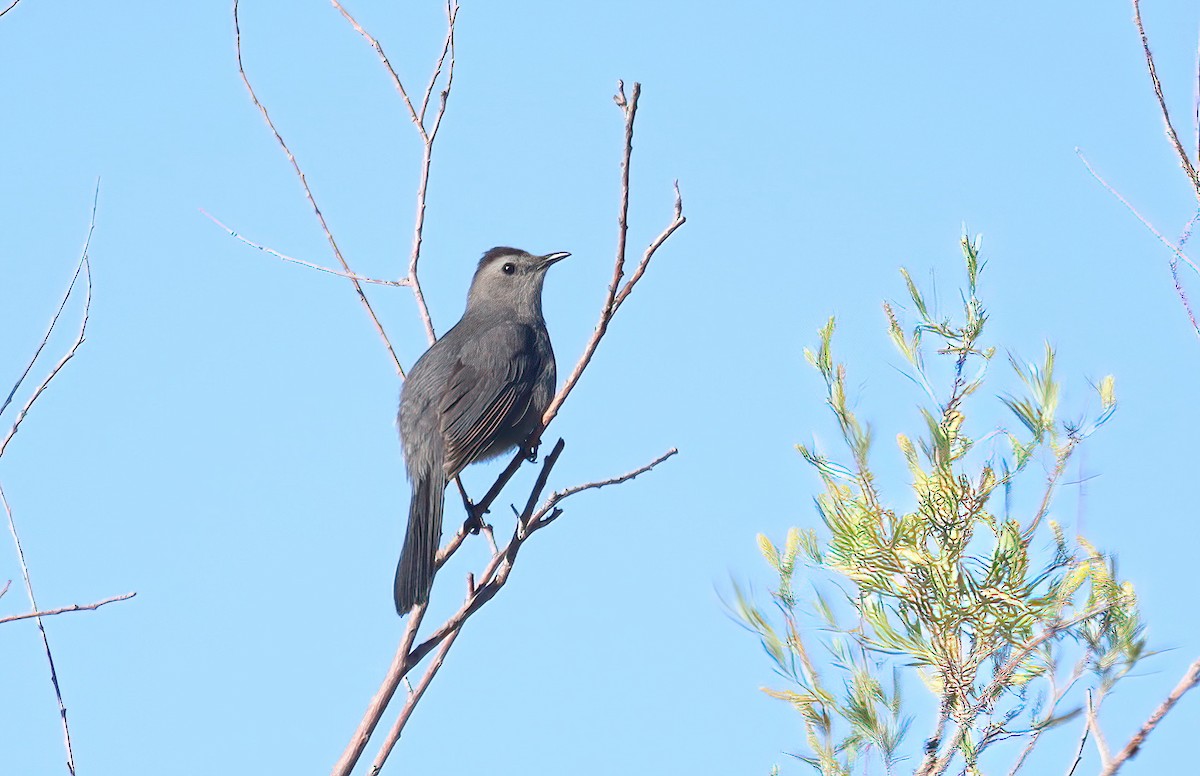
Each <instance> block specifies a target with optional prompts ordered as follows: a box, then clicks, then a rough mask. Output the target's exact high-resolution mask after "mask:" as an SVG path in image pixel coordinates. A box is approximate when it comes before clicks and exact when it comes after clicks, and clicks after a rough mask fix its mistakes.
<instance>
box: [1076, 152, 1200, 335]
mask: <svg viewBox="0 0 1200 776" xmlns="http://www.w3.org/2000/svg"><path fill="white" fill-rule="evenodd" d="M1075 153H1076V154H1077V155H1078V156H1079V159H1080V161H1082V162H1083V166H1084V167H1086V168H1087V171H1088V172H1089V173H1091V175H1092V177H1093V178H1095V179H1096V180H1097V181H1098V182H1099V183H1100V185H1101V186H1103V187H1104V189H1105V190H1106V191H1108V193H1109V194H1112V195H1113V196H1114V197H1116V198H1117V201H1118V202H1120V203H1121V204H1122V205H1124V206H1125V208H1126V209H1127V210H1129V212H1130V213H1133V215H1134V217H1135V218H1137V220H1139V221H1141V222H1142V225H1143V226H1145V227H1146V228H1147V229H1149V230H1150V233H1151V234H1153V235H1154V236H1155V237H1157V238H1158V241H1159V242H1161V243H1162V244H1163V245H1165V246H1167V248H1169V249H1170V250H1171V254H1172V256H1171V262H1170V266H1171V277H1172V280H1173V281H1174V284H1175V293H1176V294H1178V295H1179V301H1180V302H1182V303H1183V310H1184V312H1185V313H1187V317H1188V320H1189V321H1190V322H1191V324H1192V330H1193V331H1195V332H1196V336H1197V337H1200V323H1198V322H1197V320H1196V315H1195V313H1194V312H1193V310H1192V306H1191V304H1190V302H1189V301H1188V296H1187V293H1186V292H1185V291H1184V288H1183V284H1182V283H1181V282H1180V280H1179V272H1178V266H1179V262H1180V260H1182V261H1183V262H1184V263H1185V264H1187V265H1188V266H1189V267H1191V269H1192V271H1193V272H1195V273H1197V274H1200V267H1197V266H1196V263H1195V262H1194V261H1192V260H1191V259H1190V258H1189V257H1188V255H1187V254H1186V253H1184V252H1183V247H1182V246H1180V245H1176V244H1175V243H1173V242H1171V241H1170V240H1168V239H1167V238H1166V237H1165V236H1164V235H1163V233H1162V232H1160V231H1158V229H1156V228H1155V227H1154V224H1152V223H1150V221H1149V220H1147V219H1146V218H1145V216H1143V215H1142V214H1141V213H1139V212H1138V210H1137V208H1135V207H1134V206H1133V205H1132V204H1131V203H1130V202H1129V200H1127V199H1125V197H1123V196H1121V193H1120V192H1119V191H1117V190H1116V189H1115V188H1113V187H1112V186H1111V185H1109V183H1108V181H1106V180H1104V178H1102V177H1101V176H1100V173H1098V172H1096V170H1095V168H1094V167H1092V165H1091V163H1089V162H1088V160H1087V157H1085V156H1084V155H1083V152H1082V151H1080V150H1079V149H1078V148H1076V149H1075Z"/></svg>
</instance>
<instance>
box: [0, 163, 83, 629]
mask: <svg viewBox="0 0 1200 776" xmlns="http://www.w3.org/2000/svg"><path fill="white" fill-rule="evenodd" d="M99 198H100V182H99V181H96V191H95V193H94V194H93V195H92V215H91V218H90V219H89V220H88V231H87V238H86V239H85V240H84V242H83V251H82V252H81V254H80V257H79V267H82V268H83V272H84V278H85V279H86V281H87V284H86V294H85V296H84V301H83V319H82V321H81V322H80V324H79V333H78V334H77V335H76V336H75V342H74V343H73V344H72V345H71V347H70V349H69V350H67V352H66V355H64V356H63V357H62V358H61V359H59V361H58V363H57V364H55V365H54V368H53V369H51V370H50V374H48V375H46V379H45V380H42V382H41V384H40V385H38V387H37V388H35V389H34V391H33V393H32V394H31V395H30V397H29V399H28V400H27V401H26V402H25V405H24V406H23V407H21V411H20V412H18V413H17V417H16V419H15V420H14V421H13V424H12V427H11V428H10V429H9V430H8V434H7V435H6V436H5V437H4V440H3V441H0V456H3V455H4V451H5V450H7V449H8V443H9V442H11V441H12V438H13V437H14V436H16V435H17V431H18V430H19V429H20V428H21V423H22V422H23V421H24V420H25V417H26V416H27V415H28V414H29V410H30V409H31V408H32V407H33V405H34V403H35V402H37V400H38V398H39V397H40V396H41V395H42V393H43V392H44V391H45V390H46V388H47V387H49V385H50V382H51V381H52V380H53V379H54V378H55V377H56V376H57V375H58V373H59V372H60V371H62V368H63V367H64V366H66V365H67V362H68V361H70V360H71V359H72V358H74V357H75V353H76V352H77V351H78V350H79V347H80V345H82V344H83V340H84V335H85V334H86V333H87V325H88V317H89V316H90V315H91V311H92V263H91V259H90V258H88V250H89V249H90V247H91V245H92V233H93V232H94V231H95V230H96V206H97V203H98V202H99ZM78 277H79V268H76V270H75V277H74V278H72V280H71V285H70V286H68V287H67V293H66V295H65V296H64V297H63V304H66V301H67V297H69V296H70V295H71V290H72V289H73V288H74V287H75V282H76V279H77V278H78ZM59 312H62V307H61V305H60V307H59ZM57 322H58V313H55V315H54V319H53V320H51V322H50V328H49V329H47V331H46V338H49V336H50V333H51V332H52V331H53V330H54V326H55V324H56V323H57ZM44 345H45V339H43V341H42V344H41V345H39V346H38V349H37V351H36V352H35V353H34V356H33V360H36V359H37V357H38V355H39V354H41V352H42V347H44ZM33 360H31V361H30V362H29V366H28V367H26V369H25V374H28V373H29V369H30V368H31V367H32V366H33ZM24 379H25V375H24V374H23V375H22V376H21V379H20V380H18V381H17V384H16V385H15V386H13V393H15V392H16V390H17V388H19V387H20V386H21V383H22V382H23V381H24ZM9 398H11V395H10V397H9ZM7 404H8V403H7V401H6V402H5V406H7ZM35 608H36V607H35Z"/></svg>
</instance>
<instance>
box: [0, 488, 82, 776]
mask: <svg viewBox="0 0 1200 776" xmlns="http://www.w3.org/2000/svg"><path fill="white" fill-rule="evenodd" d="M0 502H2V503H3V504H4V514H5V515H6V516H7V517H8V531H9V533H11V534H12V538H13V544H15V545H16V547H17V561H18V562H19V563H20V565H21V576H22V577H23V578H24V579H25V592H26V594H27V595H28V596H29V608H30V609H32V610H33V611H34V612H36V611H38V605H37V598H36V597H35V596H34V594H33V582H31V581H30V579H29V565H28V564H27V563H26V562H25V550H24V548H22V547H21V537H20V536H18V535H17V524H16V521H15V520H14V519H13V512H12V506H10V505H9V503H8V497H7V496H6V495H5V494H4V488H3V487H2V486H0ZM34 620H35V622H37V626H38V632H39V633H40V634H41V636H42V648H43V649H44V651H45V653H46V662H47V663H48V664H49V665H50V684H51V685H53V687H54V697H55V698H56V699H57V700H58V716H59V719H61V720H62V729H63V746H64V747H65V748H66V751H67V770H68V771H69V772H70V773H71V776H75V752H74V751H73V750H72V748H71V726H70V725H69V724H68V723H67V706H66V704H65V703H63V697H62V688H61V687H60V686H59V684H58V671H57V669H55V667H54V653H52V652H51V651H50V639H49V638H48V637H47V636H46V626H45V625H44V624H42V618H41V617H35V618H34Z"/></svg>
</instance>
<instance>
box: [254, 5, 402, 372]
mask: <svg viewBox="0 0 1200 776" xmlns="http://www.w3.org/2000/svg"><path fill="white" fill-rule="evenodd" d="M233 30H234V47H235V49H236V51H237V66H238V75H240V76H241V78H242V83H243V84H244V85H245V87H246V91H247V92H249V94H250V100H251V101H252V102H253V103H254V107H256V108H258V112H259V113H260V114H262V117H263V121H265V122H266V123H267V127H269V128H270V130H271V134H273V135H274V136H275V141H276V142H277V143H278V144H279V147H280V148H282V149H283V153H284V155H286V156H287V158H288V161H289V162H290V163H291V165H292V169H293V170H294V171H295V173H296V177H297V178H299V179H300V186H301V187H302V188H303V189H304V196H305V197H306V198H307V199H308V204H309V205H310V206H311V207H312V211H313V214H314V215H315V216H316V217H317V222H318V223H319V224H320V226H321V231H322V232H323V233H324V234H325V240H326V242H328V243H329V247H330V249H331V250H332V251H333V255H334V257H335V258H336V259H337V260H338V264H340V265H341V266H342V269H343V270H344V271H345V273H346V274H345V277H347V278H349V280H350V282H351V283H352V284H353V285H354V292H355V294H357V295H358V301H359V303H360V304H361V305H362V307H363V309H364V310H365V311H366V313H367V316H368V317H369V318H370V319H371V324H372V325H373V326H374V327H375V331H376V333H378V334H379V338H380V339H381V340H382V341H383V346H384V347H385V348H387V352H388V355H389V356H391V358H392V363H393V364H394V366H395V369H396V373H397V374H399V375H400V376H401V377H403V376H404V367H402V366H401V365H400V359H399V357H398V356H397V355H396V350H395V349H394V348H393V347H392V341H391V340H390V339H388V335H387V332H386V331H385V330H384V328H383V324H382V323H380V322H379V316H377V315H376V314H375V310H374V309H373V308H372V307H371V302H370V300H368V299H367V294H366V292H365V291H363V287H362V284H361V283H360V282H359V281H358V279H357V275H355V274H354V271H353V270H351V269H350V264H349V263H348V262H347V261H346V259H345V257H344V256H343V255H342V250H341V248H339V247H338V244H337V240H335V239H334V238H333V233H332V232H331V231H330V230H329V224H328V223H326V221H325V215H324V214H323V213H322V212H321V208H320V207H319V206H318V205H317V200H316V197H314V196H313V192H312V188H310V187H309V185H308V178H307V177H305V175H304V170H303V169H301V167H300V163H299V162H298V161H296V156H295V154H293V153H292V149H291V148H289V147H288V144H287V142H286V141H284V139H283V135H281V134H279V130H278V129H277V128H276V127H275V122H274V121H272V119H271V114H270V113H268V112H267V108H266V106H265V105H263V103H262V101H261V100H259V99H258V95H257V94H256V93H255V92H254V87H253V86H251V85H250V78H249V76H247V75H246V66H245V64H244V63H243V62H242V29H241V21H240V19H239V17H238V0H233Z"/></svg>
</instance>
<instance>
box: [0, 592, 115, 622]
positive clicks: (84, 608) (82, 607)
mask: <svg viewBox="0 0 1200 776" xmlns="http://www.w3.org/2000/svg"><path fill="white" fill-rule="evenodd" d="M7 591H8V585H5V586H4V592H7ZM4 592H0V595H3V594H4ZM136 595H137V593H126V594H125V595H116V596H113V597H112V598H105V599H104V600H103V601H97V602H96V603H94V604H71V605H70V606H63V607H60V608H58V609H46V610H43V611H40V612H26V613H25V614H12V615H9V616H8V617H0V625H3V624H4V623H6V622H15V621H17V620H28V619H29V618H31V617H50V616H52V615H55V614H67V613H68V612H90V611H94V610H96V609H99V608H100V607H101V606H104V605H105V604H114V603H116V602H117V601H128V600H129V599H130V598H133V597H134V596H136Z"/></svg>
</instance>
